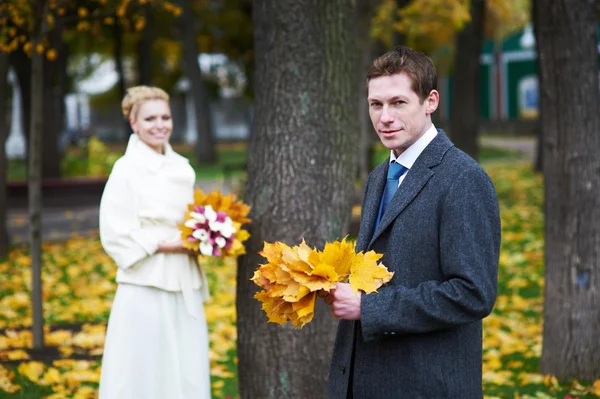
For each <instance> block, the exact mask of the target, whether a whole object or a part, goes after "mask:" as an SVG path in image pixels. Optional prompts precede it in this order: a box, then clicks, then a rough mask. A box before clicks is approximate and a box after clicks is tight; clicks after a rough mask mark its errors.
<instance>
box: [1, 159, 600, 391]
mask: <svg viewBox="0 0 600 399" xmlns="http://www.w3.org/2000/svg"><path fill="white" fill-rule="evenodd" d="M486 170H487V171H488V173H489V174H490V176H491V177H492V180H493V181H494V184H495V186H496V190H497V192H498V196H499V201H500V207H501V216H502V249H501V254H500V270H499V295H498V301H497V303H496V306H495V308H494V311H493V312H492V314H491V315H490V316H489V317H487V318H486V319H485V320H484V332H483V334H484V336H483V339H484V355H483V356H484V359H483V372H484V374H483V378H484V386H483V388H484V394H485V398H487V399H496V398H507V399H508V398H510V399H550V398H552V399H554V398H560V399H576V398H579V399H584V398H585V399H590V398H600V380H597V381H595V382H588V383H585V382H580V381H576V380H569V381H559V380H557V379H556V377H554V376H550V375H542V374H540V373H539V368H538V363H539V357H540V354H541V345H542V341H541V340H542V320H541V317H542V313H543V312H542V310H543V297H542V292H543V286H544V282H543V281H544V279H543V276H544V273H543V249H544V248H543V214H542V211H541V210H542V199H543V198H542V178H541V176H539V175H536V174H534V173H533V172H532V171H531V168H530V166H529V164H525V163H515V162H510V163H507V162H497V163H489V164H487V165H486ZM44 259H45V261H44V276H43V281H44V287H45V291H44V298H45V304H44V305H45V315H46V322H47V323H48V324H50V325H51V326H52V328H48V329H47V330H46V332H47V335H46V338H47V340H48V341H50V342H52V344H55V345H57V346H58V348H59V350H60V352H61V353H64V354H65V356H66V357H67V358H66V359H61V360H57V361H54V362H52V363H51V364H44V365H42V366H40V365H39V364H38V363H37V362H32V361H27V357H28V354H27V352H26V351H25V350H23V349H27V348H28V347H29V346H30V343H31V333H30V332H29V330H28V328H29V326H30V325H31V314H30V311H29V291H30V290H29V281H30V277H31V276H30V272H29V267H30V261H29V257H28V256H27V253H26V251H24V250H22V249H17V250H14V251H13V252H11V254H10V259H9V260H8V261H7V262H4V263H0V356H4V358H0V362H5V361H6V360H5V359H8V358H9V356H11V357H12V358H13V359H14V360H15V361H16V360H19V359H25V361H24V362H21V363H20V365H18V366H17V365H14V364H11V363H6V364H4V365H0V398H11V397H15V398H16V397H35V398H40V397H44V396H45V397H47V398H51V399H59V398H93V397H95V395H96V393H95V392H96V386H97V383H96V382H95V381H96V380H97V375H98V374H99V360H98V359H96V360H76V359H72V358H70V359H69V358H68V357H70V356H71V357H74V356H76V355H77V354H78V353H80V354H86V353H88V354H89V353H91V351H93V350H101V344H100V342H99V341H97V339H98V337H97V334H102V333H101V331H102V330H103V329H104V328H105V323H106V319H107V316H108V312H109V309H110V304H111V302H112V296H113V295H114V289H115V288H116V285H115V284H114V283H113V281H114V273H115V271H116V269H115V267H114V266H113V263H112V262H111V261H110V260H109V259H108V257H107V256H106V255H105V254H104V252H103V251H102V249H101V246H100V243H99V242H98V240H97V239H94V238H86V239H83V238H73V239H72V240H69V241H67V242H64V243H61V244H47V245H45V246H44ZM205 270H206V272H207V275H208V278H209V281H210V286H211V290H212V298H211V301H210V302H209V303H207V304H205V311H206V317H207V320H208V321H209V330H210V340H211V352H210V357H211V372H212V375H213V397H214V398H220V397H223V396H227V395H232V396H234V397H235V396H236V395H237V393H236V392H235V389H236V388H235V375H236V373H237V366H236V364H235V354H234V351H235V341H236V336H237V333H236V328H235V320H236V314H235V273H236V268H235V266H234V265H231V264H222V263H218V262H216V263H215V264H214V265H213V264H210V265H207V266H206V268H205ZM72 325H78V326H81V327H79V328H77V329H73V328H65V326H67V327H68V326H72ZM82 325H83V326H82ZM61 326H62V327H61ZM88 334H89V335H90V337H87V335H88ZM76 337H77V338H76ZM30 377H31V379H30ZM34 380H35V381H36V382H35V383H34V382H33V381H34ZM50 382H52V383H50ZM43 383H50V384H49V385H42V384H43ZM54 389H56V391H54ZM9 392H14V394H10V393H9ZM232 392H233V393H232ZM38 393H41V395H38ZM20 395H21V396H20Z"/></svg>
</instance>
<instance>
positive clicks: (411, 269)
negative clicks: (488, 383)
mask: <svg viewBox="0 0 600 399" xmlns="http://www.w3.org/2000/svg"><path fill="white" fill-rule="evenodd" d="M436 82H437V77H436V72H435V67H434V66H433V64H432V62H431V60H430V59H429V58H428V57H426V56H425V55H423V54H421V53H418V52H416V51H413V50H411V49H409V48H406V47H398V48H396V49H395V50H393V51H390V52H388V53H386V54H384V55H383V56H381V57H379V58H377V59H376V60H375V61H374V62H373V64H372V66H371V68H370V69H369V71H368V73H367V84H368V103H369V114H370V116H371V121H372V122H373V127H374V128H375V131H376V132H377V134H378V135H379V139H380V140H381V142H382V143H383V145H384V146H385V147H386V148H387V149H389V150H390V158H389V159H388V160H386V162H384V163H383V164H381V165H379V166H378V167H376V168H375V169H374V170H373V172H372V173H371V175H370V176H369V179H368V181H367V184H366V188H365V195H364V200H363V205H362V216H361V221H360V232H359V235H358V243H357V250H358V251H369V250H374V251H376V252H378V253H382V254H383V258H382V262H383V264H384V265H385V266H387V268H388V269H389V270H390V271H392V272H394V273H395V274H394V277H393V279H392V280H391V281H390V282H389V283H388V284H387V285H385V286H383V287H381V288H380V289H379V292H378V293H373V294H370V295H361V294H360V293H359V294H357V295H355V294H354V293H353V292H352V289H351V288H350V286H349V285H348V284H342V283H339V284H338V286H337V289H336V290H333V291H332V292H331V293H330V294H329V295H327V296H326V297H325V301H326V302H327V303H329V304H330V305H331V310H332V313H333V315H334V316H335V317H337V318H339V319H340V320H341V321H340V323H339V327H338V333H337V339H336V343H335V348H334V352H333V358H332V363H331V369H330V374H329V392H330V397H331V398H332V399H347V398H354V399H370V398H374V399H375V398H376V399H385V398H390V399H391V398H394V399H395V398H410V399H437V398H439V399H454V398H460V399H475V398H477V399H480V398H481V397H482V381H481V374H482V328H481V319H483V318H484V317H486V316H487V315H488V314H489V313H490V312H491V310H492V307H493V306H494V302H495V300H496V287H497V272H498V256H499V247H500V218H499V214H498V201H497V197H496V193H495V191H494V187H493V185H492V183H491V181H490V179H489V178H488V176H487V175H486V173H485V172H484V171H483V170H482V169H481V167H480V166H479V165H478V164H477V163H476V162H475V161H474V160H473V159H471V158H470V157H469V156H467V155H466V154H465V153H463V152H462V151H460V150H459V149H458V148H456V147H454V145H453V144H452V142H450V140H449V139H448V137H447V136H446V135H445V134H444V132H443V131H442V130H438V129H436V128H435V127H434V126H433V124H432V122H431V114H432V113H433V112H434V111H435V110H436V109H437V107H438V102H439V93H438V92H437V91H436ZM457 134H458V132H457Z"/></svg>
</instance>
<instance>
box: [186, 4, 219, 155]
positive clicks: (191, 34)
mask: <svg viewBox="0 0 600 399" xmlns="http://www.w3.org/2000/svg"><path fill="white" fill-rule="evenodd" d="M180 4H181V6H182V8H183V13H182V14H181V35H182V39H183V70H184V71H185V74H186V75H187V77H188V79H189V80H190V83H191V85H190V87H191V89H190V90H191V92H189V93H188V95H189V94H191V95H192V97H193V99H194V108H195V111H196V112H195V113H196V126H197V132H198V133H197V140H196V159H197V161H198V162H203V163H213V162H215V161H216V160H217V157H216V151H215V139H214V135H213V127H212V116H211V112H210V101H209V98H208V92H207V90H206V87H205V84H204V81H203V80H202V73H201V71H200V66H199V65H198V45H197V43H196V30H195V29H194V27H195V24H196V22H195V20H194V14H193V10H192V9H191V7H190V4H189V2H188V1H187V0H180Z"/></svg>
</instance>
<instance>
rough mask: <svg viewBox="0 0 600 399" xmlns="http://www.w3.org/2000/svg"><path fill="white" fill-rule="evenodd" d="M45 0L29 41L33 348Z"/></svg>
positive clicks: (40, 336)
mask: <svg viewBox="0 0 600 399" xmlns="http://www.w3.org/2000/svg"><path fill="white" fill-rule="evenodd" d="M47 6H48V0H36V1H35V2H34V3H33V7H32V9H33V10H32V11H33V20H34V25H33V32H32V35H31V42H32V44H33V49H34V51H33V52H32V56H31V124H30V129H31V130H30V132H29V150H28V154H29V167H28V197H29V248H30V256H31V302H32V308H33V312H32V313H33V327H32V331H33V349H42V348H43V347H44V311H43V306H42V298H43V297H42V217H41V216H42V186H41V180H42V179H41V177H42V135H43V133H44V130H43V119H42V118H43V111H44V102H43V101H44V97H43V94H44V54H43V53H42V54H40V53H39V52H37V51H35V49H36V48H37V45H38V44H40V43H42V32H43V31H44V29H43V27H44V26H45V25H46V24H45V20H46V10H47Z"/></svg>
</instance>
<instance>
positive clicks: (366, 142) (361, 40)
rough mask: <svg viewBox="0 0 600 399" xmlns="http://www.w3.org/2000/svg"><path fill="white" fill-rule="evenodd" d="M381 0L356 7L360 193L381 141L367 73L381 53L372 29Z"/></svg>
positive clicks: (363, 1)
mask: <svg viewBox="0 0 600 399" xmlns="http://www.w3.org/2000/svg"><path fill="white" fill-rule="evenodd" d="M380 1H381V0H357V1H356V7H355V10H356V12H355V15H356V24H355V25H356V36H357V41H356V45H357V46H356V47H357V53H358V54H359V67H358V68H357V72H358V74H357V80H356V85H357V88H358V125H359V128H360V130H359V139H358V179H359V184H358V187H357V190H359V192H360V195H362V191H363V188H364V184H365V183H366V181H367V177H368V176H369V172H371V158H372V157H371V156H372V154H373V145H374V144H375V143H376V142H378V141H379V140H377V135H376V134H375V133H374V130H373V125H372V124H371V118H370V117H369V106H368V103H367V85H366V76H367V70H368V68H369V66H370V65H371V63H372V62H373V59H374V58H376V57H377V56H378V55H379V54H374V53H375V52H376V51H375V50H374V49H375V47H377V45H378V44H380V40H379V39H375V38H373V37H372V36H371V34H370V32H371V23H372V21H373V16H374V15H375V11H376V10H377V6H378V5H379V3H380ZM398 1H404V0H398Z"/></svg>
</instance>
